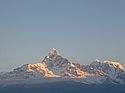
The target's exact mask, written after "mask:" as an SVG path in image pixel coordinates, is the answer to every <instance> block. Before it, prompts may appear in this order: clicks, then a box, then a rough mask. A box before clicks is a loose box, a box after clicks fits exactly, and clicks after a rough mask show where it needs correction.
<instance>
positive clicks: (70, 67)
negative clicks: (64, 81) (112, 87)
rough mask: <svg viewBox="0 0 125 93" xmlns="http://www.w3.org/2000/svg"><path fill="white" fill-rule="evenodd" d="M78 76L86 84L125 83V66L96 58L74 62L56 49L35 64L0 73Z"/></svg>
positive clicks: (13, 77)
mask: <svg viewBox="0 0 125 93" xmlns="http://www.w3.org/2000/svg"><path fill="white" fill-rule="evenodd" d="M54 77H56V78H74V79H75V78H76V79H77V78H78V80H77V81H80V82H83V83H86V84H103V83H106V82H108V83H112V84H125V67H124V66H123V65H122V64H120V63H119V62H113V61H100V60H95V61H94V62H92V63H91V64H89V65H83V64H79V63H72V62H70V61H69V60H68V59H66V58H64V57H62V56H60V55H58V52H57V50H56V49H54V48H53V49H52V50H50V52H49V53H48V56H45V58H44V59H43V60H41V61H40V62H39V63H35V64H25V65H23V66H21V67H18V68H15V69H13V71H10V72H7V73H2V74H0V80H21V79H22V80H23V79H24V80H25V79H26V80H27V79H41V78H54Z"/></svg>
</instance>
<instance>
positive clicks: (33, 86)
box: [0, 81, 125, 93]
mask: <svg viewBox="0 0 125 93" xmlns="http://www.w3.org/2000/svg"><path fill="white" fill-rule="evenodd" d="M0 93H125V85H111V84H103V85H102V84H99V85H92V84H91V85H87V84H84V83H80V82H73V81H57V82H43V83H30V84H27V83H15V84H8V85H4V84H2V85H0Z"/></svg>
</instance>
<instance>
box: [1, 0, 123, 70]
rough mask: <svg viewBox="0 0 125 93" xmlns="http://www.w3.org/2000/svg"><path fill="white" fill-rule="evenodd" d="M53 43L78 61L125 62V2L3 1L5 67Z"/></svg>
mask: <svg viewBox="0 0 125 93" xmlns="http://www.w3.org/2000/svg"><path fill="white" fill-rule="evenodd" d="M53 47H54V48H56V49H57V50H58V51H59V52H60V54H61V55H62V56H64V57H66V58H68V59H69V60H71V61H76V62H78V63H83V64H89V63H91V62H92V61H93V60H95V59H96V58H98V59H100V60H113V61H120V62H121V63H123V64H125V0H0V71H8V70H12V69H13V68H15V67H18V66H21V65H23V64H27V63H36V62H38V61H39V60H40V59H41V58H43V57H44V56H45V55H47V53H48V51H49V50H50V49H51V48H53Z"/></svg>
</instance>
